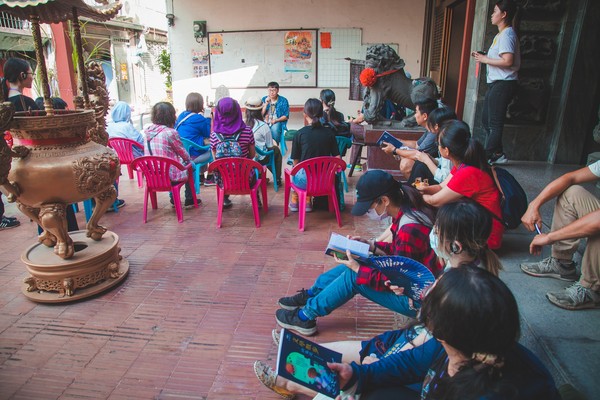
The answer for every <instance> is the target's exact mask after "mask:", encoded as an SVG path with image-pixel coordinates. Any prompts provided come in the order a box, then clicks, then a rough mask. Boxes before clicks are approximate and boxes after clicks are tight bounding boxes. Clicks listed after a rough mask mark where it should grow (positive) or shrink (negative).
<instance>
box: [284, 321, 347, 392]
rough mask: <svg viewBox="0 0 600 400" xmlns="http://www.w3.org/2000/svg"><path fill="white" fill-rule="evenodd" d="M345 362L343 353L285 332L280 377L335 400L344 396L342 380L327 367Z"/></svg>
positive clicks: (290, 332) (285, 330) (288, 331)
mask: <svg viewBox="0 0 600 400" xmlns="http://www.w3.org/2000/svg"><path fill="white" fill-rule="evenodd" d="M328 362H335V363H341V362H342V354H341V353H338V352H337V351H333V350H330V349H327V348H325V347H323V346H321V345H319V344H317V343H314V342H311V341H310V340H308V339H306V338H303V337H302V336H299V335H296V334H295V333H293V332H292V331H290V330H287V329H282V330H281V335H280V339H279V352H278V353H277V375H279V376H282V377H284V378H286V379H289V380H291V381H293V382H296V383H298V384H300V385H302V386H305V387H307V388H309V389H312V390H314V391H316V392H319V393H322V394H324V395H326V396H329V397H332V398H335V397H336V396H337V395H338V394H340V379H339V377H338V375H337V373H335V372H333V371H332V370H331V369H329V367H328V366H327V363H328Z"/></svg>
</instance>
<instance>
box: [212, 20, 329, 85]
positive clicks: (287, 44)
mask: <svg viewBox="0 0 600 400" xmlns="http://www.w3.org/2000/svg"><path fill="white" fill-rule="evenodd" d="M317 40H318V38H317V30H316V29H288V30H267V31H230V32H209V33H208V44H209V57H210V63H209V64H210V77H211V86H212V87H213V88H217V87H219V86H221V85H224V86H227V87H228V88H247V87H261V88H264V87H265V86H267V83H269V82H271V81H276V82H278V83H279V85H280V86H286V87H316V86H317V71H318V64H317V62H318V51H317V49H318V43H317Z"/></svg>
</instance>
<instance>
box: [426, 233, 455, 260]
mask: <svg viewBox="0 0 600 400" xmlns="http://www.w3.org/2000/svg"><path fill="white" fill-rule="evenodd" d="M429 245H430V246H431V249H432V250H433V251H434V252H435V255H436V256H438V258H440V259H442V260H448V259H449V258H450V257H448V255H447V254H445V253H444V252H443V251H442V249H440V239H439V238H438V235H437V234H436V233H435V230H434V229H432V230H431V231H430V232H429Z"/></svg>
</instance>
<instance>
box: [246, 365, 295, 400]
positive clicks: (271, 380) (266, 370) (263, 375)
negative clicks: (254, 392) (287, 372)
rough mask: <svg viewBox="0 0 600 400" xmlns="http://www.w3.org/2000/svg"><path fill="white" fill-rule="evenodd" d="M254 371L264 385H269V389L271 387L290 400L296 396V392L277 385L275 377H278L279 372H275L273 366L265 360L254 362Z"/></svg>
mask: <svg viewBox="0 0 600 400" xmlns="http://www.w3.org/2000/svg"><path fill="white" fill-rule="evenodd" d="M254 373H255V374H256V377H257V378H258V380H259V381H260V382H261V383H262V384H263V385H265V386H266V387H268V388H269V389H271V390H272V391H274V392H275V393H277V394H278V395H279V396H281V397H282V398H284V399H288V400H292V399H295V398H296V395H295V394H294V393H292V392H289V391H287V390H285V389H284V388H280V387H277V386H275V379H277V374H276V373H275V371H273V368H271V367H269V366H268V365H267V364H265V363H264V362H262V361H255V362H254Z"/></svg>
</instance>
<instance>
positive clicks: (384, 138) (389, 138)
mask: <svg viewBox="0 0 600 400" xmlns="http://www.w3.org/2000/svg"><path fill="white" fill-rule="evenodd" d="M383 142H386V143H389V144H391V145H392V146H394V147H395V148H397V149H401V150H415V149H412V148H410V147H408V146H405V145H404V143H402V142H401V141H400V139H397V138H396V137H394V136H393V135H392V134H391V133H389V132H388V131H384V132H383V133H382V134H381V136H380V137H379V139H377V144H378V145H379V147H381V146H382V144H383Z"/></svg>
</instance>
